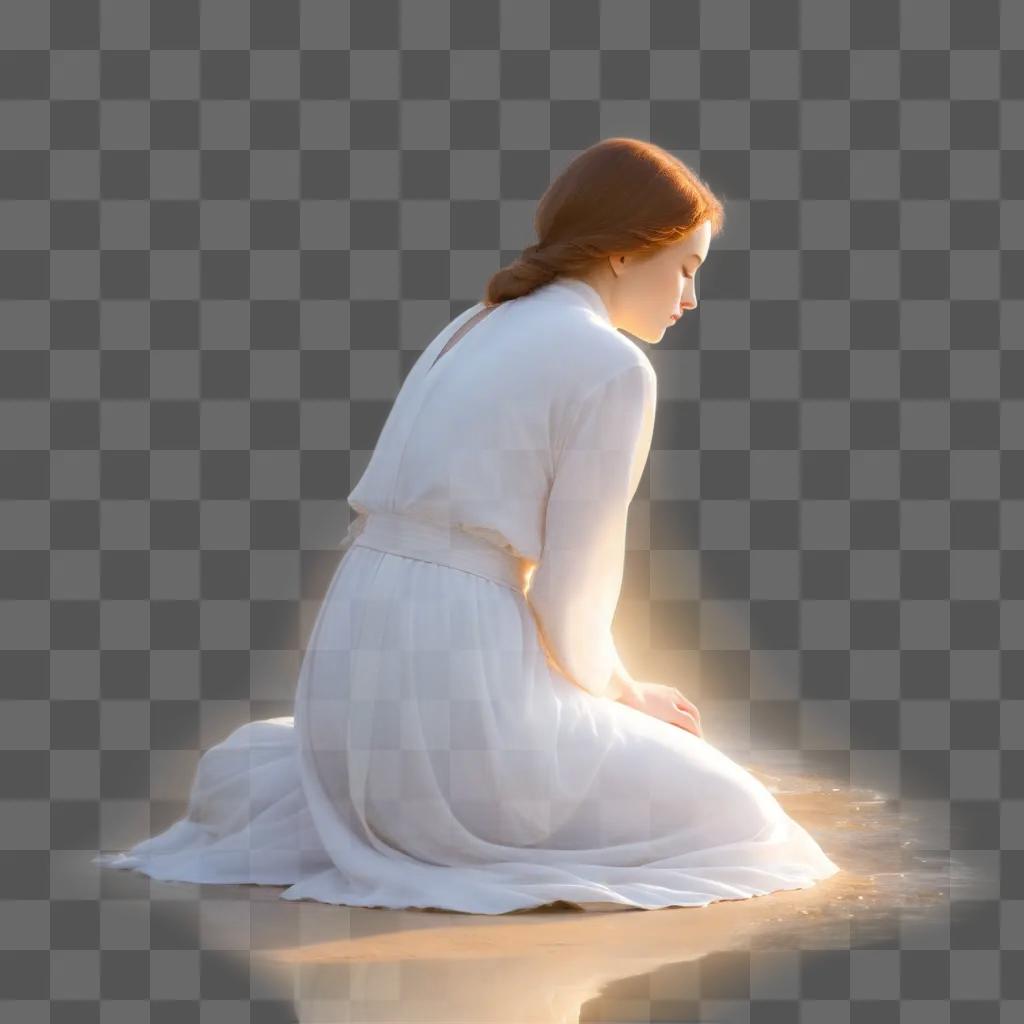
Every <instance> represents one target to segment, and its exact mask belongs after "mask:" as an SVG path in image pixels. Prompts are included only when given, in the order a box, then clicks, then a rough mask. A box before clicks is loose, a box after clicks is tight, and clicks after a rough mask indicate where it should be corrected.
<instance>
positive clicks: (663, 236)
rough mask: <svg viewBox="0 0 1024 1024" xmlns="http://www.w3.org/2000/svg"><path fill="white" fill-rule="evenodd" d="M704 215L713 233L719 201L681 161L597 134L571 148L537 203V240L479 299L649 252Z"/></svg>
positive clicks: (495, 299) (648, 145)
mask: <svg viewBox="0 0 1024 1024" xmlns="http://www.w3.org/2000/svg"><path fill="white" fill-rule="evenodd" d="M704 221H709V222H710V224H711V234H712V237H714V236H715V235H717V234H719V232H720V231H721V230H722V227H723V225H724V222H725V211H724V209H723V207H722V203H721V202H720V201H719V200H718V199H717V198H716V197H715V195H714V193H713V192H712V191H711V189H710V188H709V187H708V186H707V185H706V184H705V183H704V181H703V180H702V179H701V178H700V177H699V176H698V175H697V174H695V173H694V172H693V171H692V170H691V169H690V168H689V167H688V166H687V165H686V164H685V163H683V161H682V160H680V159H679V158H678V157H675V156H673V155H672V154H671V153H669V152H668V151H667V150H665V149H662V148H661V147H660V146H656V145H655V144H654V143H652V142H644V141H643V140H641V139H630V138H611V139H603V140H602V141H600V142H597V143H595V144H594V145H593V146H590V147H589V148H588V149H585V150H583V152H582V153H580V154H578V155H577V156H576V157H575V158H574V159H573V160H572V161H571V162H570V163H569V165H568V166H567V167H566V168H565V170H563V171H562V173H561V174H560V175H559V176H558V177H557V178H555V180H554V181H553V182H551V184H550V185H549V186H548V188H547V190H546V191H545V192H544V195H542V196H541V198H540V202H539V203H538V204H537V212H536V214H535V216H534V228H535V230H536V234H537V242H536V243H534V244H533V245H529V246H527V247H526V248H525V249H524V250H523V253H522V255H521V256H520V257H519V258H518V259H517V260H516V261H515V262H514V263H510V264H509V265H508V266H507V267H502V269H501V270H499V271H498V272H497V273H496V274H494V275H493V276H492V277H491V278H490V280H489V281H488V282H487V290H486V296H485V299H484V301H485V303H486V304H487V305H489V306H490V305H495V304H497V303H500V302H505V301H506V300H508V299H515V298H518V297H519V296H521V295H527V294H529V293H530V292H532V291H533V290H534V289H535V288H539V287H540V286H541V285H543V284H546V283H547V282H548V281H552V280H554V279H555V278H556V277H558V276H559V275H561V274H567V275H570V276H572V275H576V274H579V273H580V272H585V271H587V270H589V269H591V268H592V267H594V266H595V265H597V264H598V263H600V262H601V261H602V260H603V259H606V258H607V257H608V256H609V255H612V254H613V253H633V254H635V255H640V256H644V255H653V254H654V253H655V252H656V251H657V250H658V249H660V248H662V247H663V246H665V245H671V244H673V243H674V242H678V241H679V240H680V239H681V238H684V237H685V236H686V235H688V234H689V233H690V232H691V231H693V230H694V229H695V228H696V227H697V226H698V225H700V224H701V223H703V222H704Z"/></svg>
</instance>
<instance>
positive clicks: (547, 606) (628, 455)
mask: <svg viewBox="0 0 1024 1024" xmlns="http://www.w3.org/2000/svg"><path fill="white" fill-rule="evenodd" d="M656 389H657V377H656V376H655V374H654V370H653V368H652V367H651V366H650V364H649V363H641V364H636V365H633V366H630V367H628V368H627V369H625V370H620V371H618V372H617V373H615V374H614V375H613V376H612V377H611V378H610V379H608V380H606V381H605V382H604V383H602V384H599V385H598V386H597V387H596V388H595V389H593V390H592V391H591V392H589V394H587V395H586V396H585V397H584V398H583V400H582V402H581V403H580V404H579V405H578V406H577V407H576V414H575V417H574V419H573V421H572V423H571V425H570V427H569V429H568V432H567V434H566V436H565V440H564V443H563V444H562V447H561V452H560V454H559V456H558V459H557V463H556V467H555V473H554V478H553V481H552V485H551V490H550V492H549V495H548V502H547V509H546V512H545V520H544V540H543V545H542V549H541V555H540V558H539V560H538V563H537V566H536V568H535V570H534V572H533V575H532V577H531V579H530V583H529V588H528V590H527V601H528V603H529V605H530V607H531V609H532V610H533V613H534V618H535V619H536V621H537V626H538V631H539V634H540V638H541V641H542V644H543V646H544V648H545V649H546V653H547V655H548V657H549V660H551V661H553V662H554V663H555V667H556V668H557V669H558V670H559V671H560V672H561V673H562V675H564V676H566V677H567V678H568V679H569V680H570V681H571V682H574V683H575V684H576V685H577V686H580V687H582V688H583V689H585V690H588V691H589V692H590V693H592V694H594V695H595V696H599V697H607V698H609V699H611V700H617V699H618V698H619V697H620V696H621V694H622V687H621V686H619V684H618V683H617V682H616V680H615V672H616V671H622V672H624V671H625V670H624V668H623V667H622V663H621V661H620V659H619V656H618V652H617V650H616V648H615V642H614V639H613V636H612V620H613V618H614V615H615V608H616V606H617V604H618V601H619V592H620V590H621V588H622V576H623V565H624V560H625V553H626V519H627V513H628V510H629V503H630V501H631V500H632V498H633V495H634V494H635V493H636V489H637V486H638V485H639V483H640V477H641V475H642V474H643V469H644V465H645V464H646V462H647V457H648V455H649V453H650V447H651V438H652V434H653V430H654V410H655V404H656Z"/></svg>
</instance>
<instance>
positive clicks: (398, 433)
mask: <svg viewBox="0 0 1024 1024" xmlns="http://www.w3.org/2000/svg"><path fill="white" fill-rule="evenodd" d="M485 310H487V307H485V306H484V304H483V303H477V304H476V305H474V306H472V307H470V308H469V309H468V310H466V311H465V312H463V313H462V314H460V316H458V317H456V318H455V319H454V320H453V321H452V322H451V323H450V324H448V325H447V326H446V327H445V328H444V329H443V330H442V331H441V332H440V333H439V334H438V335H437V336H436V337H435V338H434V339H433V341H432V342H431V343H430V344H429V345H428V346H427V348H426V349H425V350H424V352H423V353H422V355H421V356H420V358H419V359H418V360H417V362H416V363H415V365H414V366H413V368H412V369H411V370H410V372H409V374H408V376H407V378H406V380H405V382H404V383H403V385H402V388H401V390H400V392H399V394H398V397H397V398H396V400H395V403H394V405H393V407H392V409H391V412H390V414H389V416H388V418H387V421H386V423H385V425H384V427H383V430H382V431H381V435H380V438H379V439H378V443H377V446H376V448H375V450H374V452H373V455H372V457H371V459H370V462H369V464H368V465H367V468H366V471H365V472H364V474H363V476H362V478H361V479H360V481H359V483H358V484H357V486H356V487H355V489H354V490H353V491H352V492H351V494H350V495H349V499H348V500H349V504H350V505H351V506H352V507H353V509H355V510H356V511H357V512H358V513H359V514H358V516H357V518H356V519H355V520H354V521H353V523H352V526H351V527H350V529H349V532H348V534H347V536H346V538H345V540H344V541H343V542H342V546H343V547H344V548H346V550H345V553H344V556H343V557H342V559H341V561H340V562H339V564H338V567H337V570H336V572H335V575H334V577H333V579H332V580H331V583H330V585H329V587H328V590H327V593H326V595H325V597H324V601H323V604H322V606H321V608H320V610H319V612H318V615H317V618H316V621H315V622H314V625H313V628H312V630H311V632H310V635H309V639H308V643H307V648H306V653H305V656H304V658H303V662H302V666H301V669H300V672H299V677H298V681H297V688H296V695H295V707H294V717H293V718H292V717H287V718H277V719H270V720H264V721H255V722H250V723H248V724H245V725H242V726H240V727H239V728H237V729H236V730H235V731H234V732H232V733H231V734H230V735H229V736H227V737H226V738H225V739H224V740H223V741H222V742H221V743H219V744H218V745H216V746H214V747H213V748H211V749H210V750H208V751H206V752H205V753H204V754H203V755H202V757H201V758H200V760H199V764H198V766H197V770H196V775H195V779H194V782H193V784H192V789H191V793H190V797H189V803H188V810H187V814H186V817H184V818H183V819H181V820H180V821H178V822H176V823H175V824H174V825H172V826H171V827H170V828H169V829H168V830H167V831H165V832H163V833H162V834H160V835H158V836H155V837H153V838H150V839H146V840H144V841H142V842H141V843H139V844H138V845H136V846H135V847H133V848H132V849H131V850H129V851H127V852H125V853H121V854H114V855H102V856H100V857H97V858H96V859H95V862H96V863H101V864H104V865H106V866H110V867H123V868H133V869H136V870H138V871H141V872H143V873H144V874H147V875H149V876H150V877H152V878H155V879H164V880H179V881H187V882H197V883H260V884H268V885H283V886H288V888H287V889H286V890H285V891H284V892H283V893H282V894H281V896H282V898H284V899H289V900H297V899H312V900H318V901H322V902H326V903H335V904H346V905H351V906H364V907H367V906H369V907H389V908H411V907H431V908H438V909H447V910H456V911H464V912H476V913H485V914H499V913H505V912H508V911H512V910H519V909H525V908H529V907H535V906H540V905H543V904H546V903H550V902H553V901H556V900H564V901H567V902H569V903H574V904H577V905H580V906H583V907H590V906H591V905H605V904H619V905H622V906H624V907H642V908H646V909H655V908H660V907H668V906H687V905H689V906H703V905H706V904H708V903H710V902H713V901H716V900H736V899H745V898H747V897H751V896H758V895H763V894H765V893H769V892H773V891H776V890H781V889H798V888H806V887H808V886H811V885H813V884H814V883H815V882H816V881H818V880H821V879H825V878H828V877H830V876H831V875H833V874H835V873H836V872H837V871H838V870H839V868H838V867H837V866H836V865H835V864H834V863H833V862H832V861H831V860H830V859H829V858H828V857H827V856H826V855H825V853H824V852H823V851H822V849H821V847H820V846H819V845H818V843H817V842H816V841H815V839H814V838H812V836H811V835H810V834H809V833H808V832H807V831H806V830H805V829H804V828H803V827H802V826H800V825H799V824H798V823H797V822H795V821H794V820H793V819H791V818H790V817H789V816H788V815H787V814H786V813H785V812H784V811H783V809H782V807H781V805H780V804H779V803H778V802H777V800H776V799H775V797H774V796H773V795H772V794H771V793H770V792H769V791H768V790H767V788H766V787H765V786H764V785H763V784H762V783H761V782H760V781H759V780H757V779H756V778H755V777H754V776H753V775H751V774H750V773H749V772H748V771H747V770H746V769H744V768H743V767H741V766H740V765H738V764H737V763H736V762H734V761H733V760H731V759H730V758H729V757H727V756H726V755H725V754H724V753H722V752H721V751H719V750H718V749H716V748H715V746H714V745H713V744H712V743H710V742H709V741H708V740H706V739H701V738H698V737H697V736H695V735H693V734H692V733H690V732H687V731H685V730H684V729H682V728H679V727H677V726H673V725H669V724H667V723H665V722H663V721H660V720H658V719H656V718H654V717H652V716H650V715H646V714H644V713H642V712H640V711H637V710H636V709H634V708H630V707H628V706H626V705H624V704H621V703H618V702H617V701H616V700H615V697H616V695H617V693H618V690H617V689H616V687H615V685H614V683H613V678H614V676H613V670H614V669H615V668H616V666H618V665H619V664H620V662H619V657H618V653H617V651H616V648H615V643H614V640H613V636H612V619H613V616H614V612H615V607H616V603H617V600H618V597H619V592H620V588H621V583H622V573H623V559H624V554H625V540H626V518H627V511H628V506H629V502H630V500H631V498H632V497H633V494H634V493H635V491H636V488H637V485H638V483H639V480H640V476H641V473H642V471H643V468H644V465H645V463H646V461H647V456H648V453H649V449H650V444H651V436H652V430H653V425H654V410H655V398H656V383H657V381H656V377H655V374H654V370H653V368H652V366H651V363H650V361H649V359H648V358H647V356H646V355H645V354H644V353H643V352H642V351H641V349H640V348H639V346H638V344H637V343H635V342H634V341H633V340H632V339H630V338H628V337H627V336H626V335H624V334H622V333H620V332H619V331H618V330H616V329H615V327H614V326H613V324H612V322H611V320H610V317H609V315H608V312H607V310H606V308H605V306H604V304H603V302H602V300H601V298H600V296H599V295H598V293H597V292H596V291H595V290H594V289H592V288H591V287H590V286H589V285H587V284H584V283H583V282H581V281H577V280H575V279H571V278H559V279H556V280H555V281H553V282H551V283H550V284H547V285H544V286H542V287H541V288H539V289H537V290H536V291H534V292H532V293H531V294H530V295H527V296H523V297H522V298H519V299H515V300H512V301H508V302H505V303H502V304H501V305H499V306H497V307H495V308H493V309H491V310H490V311H487V312H485ZM470 321H474V322H473V323H472V324H471V323H470ZM467 325H468V326H469V329H468V331H467V332H466V333H465V334H463V335H461V336H459V331H460V329H461V328H462V327H463V326H467ZM450 340H456V344H454V345H453V346H452V347H451V349H450V350H449V351H442V350H443V349H444V348H445V345H446V343H447V342H448V341H450ZM439 356H440V358H439V359H438V357H439ZM435 360H437V362H436V365H435ZM665 682H671V681H670V680H665Z"/></svg>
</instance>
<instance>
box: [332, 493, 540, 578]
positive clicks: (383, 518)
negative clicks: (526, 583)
mask: <svg viewBox="0 0 1024 1024" xmlns="http://www.w3.org/2000/svg"><path fill="white" fill-rule="evenodd" d="M351 546H352V547H364V548H373V549H374V550H375V551H386V552H388V553H389V554H393V555H401V556H403V557H404V558H416V559H418V560H419V561H421V562H434V563H435V564H437V565H447V566H449V567H450V568H452V569H461V570H462V571H463V572H469V573H473V574H474V575H476V576H483V577H484V578H485V579H489V580H493V581H494V582H495V583H500V584H501V585H502V586H506V587H512V588H513V589H514V590H517V591H520V592H521V591H522V590H523V571H524V562H525V561H526V560H525V559H521V558H519V557H517V556H516V555H514V554H512V553H511V552H510V551H504V550H502V549H501V548H499V547H497V546H496V545H495V544H492V543H490V542H489V541H487V540H485V539H484V538H483V537H478V536H476V535H474V534H472V533H469V532H468V531H467V530H464V529H462V527H459V526H451V525H441V524H438V523H431V522H428V521H427V520H425V519H416V518H413V517H412V516H408V515H402V514H399V513H396V512H385V511H374V512H370V513H367V514H366V517H365V522H364V523H363V524H362V527H361V528H360V530H359V532H358V534H356V536H355V538H354V540H352V542H351Z"/></svg>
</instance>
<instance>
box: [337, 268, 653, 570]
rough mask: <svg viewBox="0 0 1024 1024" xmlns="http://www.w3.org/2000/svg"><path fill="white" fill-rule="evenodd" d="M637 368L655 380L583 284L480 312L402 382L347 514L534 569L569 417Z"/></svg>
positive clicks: (450, 331)
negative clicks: (466, 537) (479, 543)
mask: <svg viewBox="0 0 1024 1024" xmlns="http://www.w3.org/2000/svg"><path fill="white" fill-rule="evenodd" d="M463 327H468V330H466V332H465V334H463V335H462V336H461V337H459V338H458V339H457V340H456V341H455V344H454V345H452V346H451V347H450V348H448V349H447V351H445V348H446V346H447V345H448V343H449V342H450V341H452V340H453V339H454V338H455V337H456V335H458V333H459V331H460V330H462V328H463ZM638 365H639V366H643V367H645V368H646V371H647V373H649V374H650V377H651V378H652V379H653V369H652V368H651V366H650V362H649V360H648V359H647V356H646V355H645V354H644V353H643V352H642V351H641V350H640V349H639V348H638V347H637V346H636V344H635V343H633V342H632V341H630V340H629V339H628V338H627V337H625V336H624V335H622V334H621V333H619V332H618V331H616V330H615V329H614V327H612V325H611V323H610V321H609V320H608V318H607V313H606V311H605V310H604V306H603V304H602V303H601V300H600V298H599V297H598V295H597V293H596V292H595V291H594V290H593V289H592V288H590V287H589V286H588V285H586V284H583V283H582V282H580V281H576V280H573V279H559V280H557V281H554V282H552V283H551V284H549V285H547V286H544V287H542V288H539V289H537V290H536V291H535V292H533V293H531V294H530V295H527V296H524V297H522V298H519V299H514V300H511V301H509V302H505V303H502V304H500V305H498V306H496V307H494V308H491V309H489V310H488V309H487V308H486V307H484V306H483V304H482V303H478V304H477V305H475V306H473V307H471V308H470V309H469V310H466V311H465V312H464V313H463V314H461V315H460V316H459V317H456V318H455V320H453V321H452V322H451V323H450V324H448V325H447V326H446V327H445V328H444V330H442V331H441V332H440V333H439V334H438V335H437V336H436V337H435V338H434V339H433V340H432V341H431V343H430V344H429V345H428V346H427V348H426V349H425V350H424V352H423V354H422V355H421V357H420V359H419V360H417V362H416V364H415V365H414V366H413V368H412V370H410V372H409V374H408V376H407V378H406V380H405V382H404V384H403V386H402V389H401V391H400V393H399V395H398V397H397V398H396V400H395V403H394V405H393V407H392V409H391V412H390V415H389V417H388V420H387V421H386V423H385V425H384V428H383V429H382V431H381V435H380V437H379V439H378V442H377V446H376V448H375V450H374V453H373V456H372V458H371V460H370V463H369V464H368V466H367V468H366V470H365V472H364V473H363V476H362V478H361V479H360V481H359V483H358V484H357V486H356V487H355V488H354V490H353V491H352V492H351V493H350V495H349V502H350V504H351V505H352V506H353V507H354V508H356V509H357V510H358V511H361V512H372V511H374V510H387V511H394V512H400V513H403V514H406V515H411V516H414V517H416V518H422V519H426V520H429V521H431V522H436V523H442V524H455V525H461V526H463V528H469V529H471V530H473V529H475V530H478V531H479V532H481V533H482V534H485V535H488V536H493V537H495V538H497V540H496V542H497V543H498V544H499V545H501V546H505V545H507V546H509V547H510V548H511V549H512V550H514V551H516V552H518V553H519V554H520V555H522V556H523V557H527V558H530V559H532V560H536V559H537V558H538V557H539V555H540V549H541V544H542V540H543V536H542V532H543V531H542V518H543V512H544V507H545V502H546V499H547V495H548V493H549V491H550V488H551V484H552V481H553V478H554V473H555V466H556V461H557V457H558V452H559V450H560V448H561V445H562V443H563V441H564V438H565V436H566V431H567V429H568V426H569V423H570V422H571V420H572V417H573V416H574V415H575V414H576V413H577V412H578V409H579V406H580V403H581V401H582V399H583V398H584V397H585V396H586V395H587V394H588V393H589V392H590V391H591V390H592V389H593V388H594V387H595V386H596V385H597V384H598V383H600V382H601V381H602V380H604V379H607V378H608V377H610V376H613V375H614V374H615V373H616V372H619V371H621V370H622V369H625V368H628V367H630V366H638ZM652 413H653V410H652ZM610 429H614V425H610ZM644 455H645V456H646V452H645V453H644Z"/></svg>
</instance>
